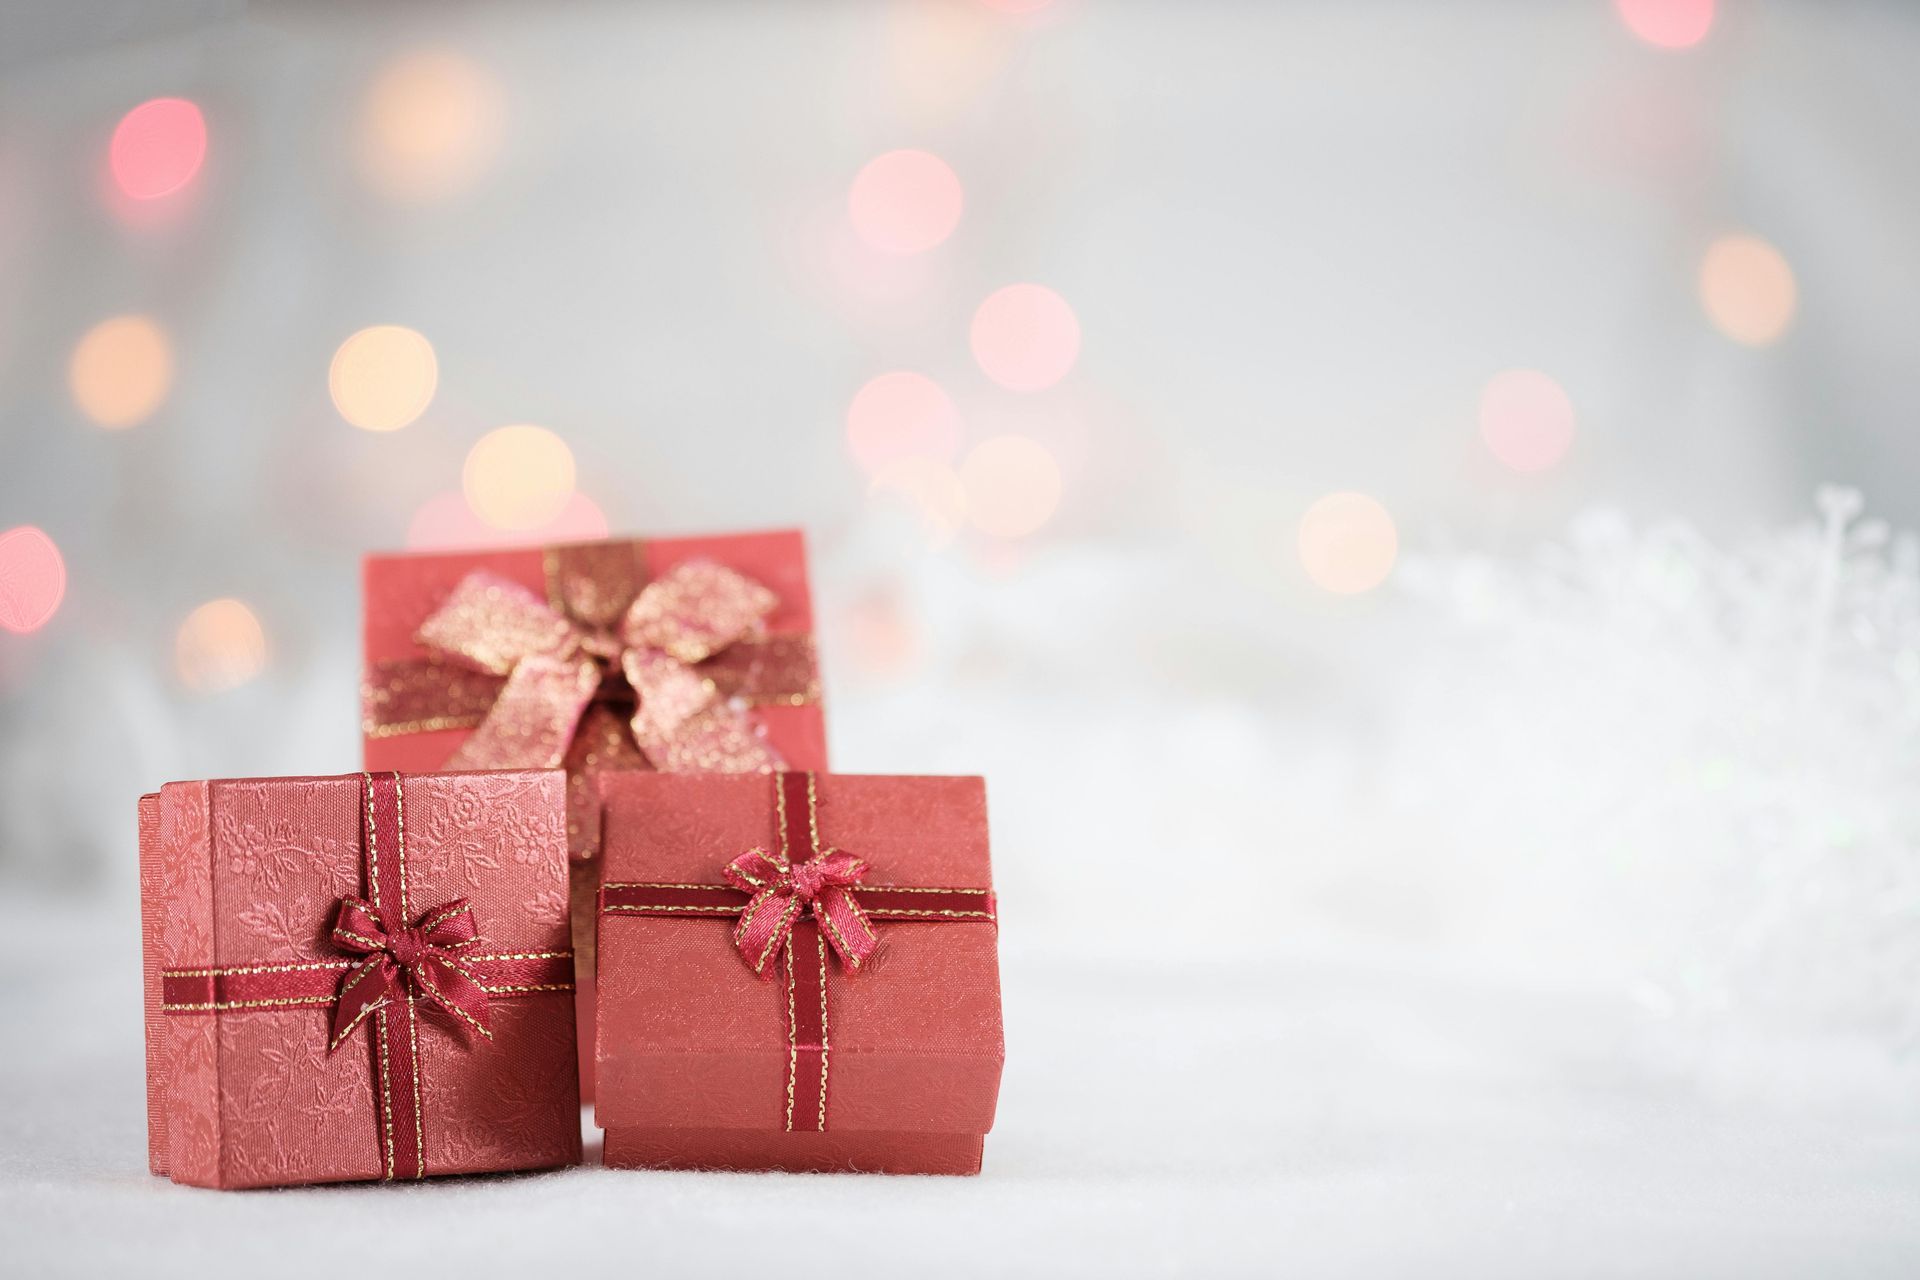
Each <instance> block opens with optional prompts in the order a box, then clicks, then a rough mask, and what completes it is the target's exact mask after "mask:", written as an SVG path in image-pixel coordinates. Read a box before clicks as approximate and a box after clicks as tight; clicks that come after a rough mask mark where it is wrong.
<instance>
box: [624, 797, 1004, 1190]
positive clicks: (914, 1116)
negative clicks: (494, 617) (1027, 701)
mask: <svg viewBox="0 0 1920 1280" xmlns="http://www.w3.org/2000/svg"><path fill="white" fill-rule="evenodd" d="M813 781H814V782H815V784H816V786H817V811H816V813H815V814H814V815H813V817H814V819H815V821H814V823H813V824H811V825H813V826H817V830H818V843H819V846H820V847H822V848H827V847H831V848H833V849H838V850H840V851H843V852H845V853H848V854H851V855H853V856H854V857H856V858H859V859H861V860H863V861H864V862H865V863H867V864H868V868H869V869H868V872H867V875H866V877H865V878H864V879H863V880H862V881H861V882H860V884H859V885H857V886H855V887H853V888H852V889H851V893H852V894H853V895H854V896H855V897H856V898H858V897H859V895H860V893H861V890H862V888H865V889H868V890H869V891H870V893H869V899H870V901H872V902H878V901H880V900H881V896H882V894H883V892H884V891H885V890H886V889H889V888H893V889H895V893H894V899H895V900H896V901H901V900H909V899H907V898H906V896H905V895H904V894H903V893H901V892H900V889H901V888H905V889H914V890H933V889H943V890H955V891H958V892H959V893H963V894H967V895H971V899H970V901H969V903H968V905H969V907H970V909H968V910H966V911H962V912H953V913H943V914H944V915H945V918H934V917H932V916H931V914H929V917H928V918H925V919H898V918H896V919H887V918H884V917H883V916H881V915H879V914H876V916H875V918H874V920H873V929H874V932H875V934H876V935H877V937H878V939H879V944H878V949H877V951H876V952H875V953H874V954H873V956H872V957H871V958H870V959H869V960H868V961H867V962H866V963H865V964H864V965H863V966H862V968H861V969H860V971H859V972H857V973H849V972H847V970H846V969H845V968H844V967H843V966H842V964H841V963H840V962H839V961H838V960H837V959H832V958H829V959H828V960H827V962H826V965H825V972H824V982H823V983H821V986H820V994H823V995H824V1001H825V1010H826V1015H825V1019H824V1026H825V1030H826V1035H825V1037H824V1040H825V1053H824V1054H823V1055H820V1056H821V1057H823V1058H824V1066H825V1070H824V1073H823V1074H824V1081H825V1105H824V1108H823V1109H822V1111H821V1115H822V1116H823V1117H824V1127H823V1128H822V1129H821V1130H820V1131H818V1132H808V1131H805V1130H807V1129H808V1128H810V1127H811V1126H810V1124H809V1122H808V1115H807V1113H808V1112H809V1111H810V1110H811V1100H812V1099H813V1098H815V1097H817V1096H818V1095H817V1094H815V1093H814V1092H813V1091H812V1089H811V1087H810V1086H811V1085H812V1084H813V1081H814V1079H817V1078H818V1077H811V1076H810V1075H809V1073H810V1072H811V1071H812V1070H813V1067H812V1065H811V1062H810V1061H809V1060H808V1059H807V1057H806V1055H805V1053H804V1051H800V1052H796V1047H795V1044H794V1043H793V1042H792V1041H791V1040H790V1033H791V1031H792V1028H793V1025H794V1024H793V1023H792V1022H791V1020H790V1019H791V1014H790V1005H789V999H790V997H792V996H798V997H799V998H800V1000H799V1001H798V1002H797V1006H799V1007H802V1012H804V1008H803V1004H804V999H805V997H807V996H808V995H809V994H813V993H809V992H808V991H806V990H798V991H790V988H789V985H788V981H787V978H788V974H787V972H786V970H785V967H784V966H783V965H770V966H769V969H770V970H777V971H775V972H772V973H771V976H769V977H763V976H761V975H759V974H756V973H755V972H754V971H753V969H752V967H751V965H750V964H749V963H748V961H747V959H746V958H744V957H743V954H742V951H741V948H740V947H739V946H737V945H736V943H735V938H734V928H735V919H733V918H725V917H711V916H701V915H696V914H674V913H673V911H672V910H671V909H670V908H669V909H667V910H664V911H662V912H660V913H658V914H649V913H648V912H647V911H646V910H644V909H642V910H639V911H633V912H622V911H619V910H616V909H615V905H616V904H617V903H618V902H620V901H641V902H644V901H646V900H647V899H648V895H649V887H650V886H655V885H659V886H668V887H671V886H680V887H681V888H682V891H683V892H685V891H687V890H690V889H692V888H693V887H696V886H720V885H723V884H724V883H725V880H724V878H723V869H724V868H725V867H726V866H727V864H728V863H729V862H730V861H732V860H733V859H734V858H735V857H737V856H738V855H741V854H743V853H746V852H747V851H749V850H752V849H756V848H757V849H762V850H767V851H770V852H777V851H778V850H779V849H780V848H781V844H780V840H781V828H782V822H781V814H780V808H781V802H780V800H779V799H778V798H777V797H778V792H779V789H780V788H781V786H782V785H783V782H782V778H781V777H779V776H776V777H774V778H766V777H722V776H691V775H684V774H682V775H666V774H626V775H618V776H610V777H608V778H605V779H603V780H602V782H601V791H602V794H603V798H604V802H605V804H604V809H603V812H602V822H603V828H602V838H603V854H604V857H605V859H606V875H607V885H606V887H605V888H604V889H603V903H604V909H603V912H602V914H601V916H600V940H599V946H600V984H599V1019H598V1024H599V1025H598V1039H597V1043H596V1048H595V1052H596V1059H597V1068H598V1071H599V1086H600V1087H599V1092H598V1095H597V1097H596V1100H595V1120H596V1122H597V1123H598V1124H599V1125H600V1126H601V1127H602V1128H603V1129H605V1130H606V1148H605V1160H606V1163H607V1164H608V1165H610V1166H627V1167H652V1168H694V1169H784V1170H794V1171H836V1170H844V1171H860V1172H877V1173H950V1174H966V1173H977V1172H979V1170H980V1163H981V1155H982V1149H983V1143H984V1136H985V1134H986V1133H987V1131H988V1130H989V1129H991V1128H992V1126H993V1116H994V1108H995V1104H996V1101H997V1098H998V1095H999V1088H1000V1072H1001V1065H1002V1061H1003V1059H1004V1048H1003V1041H1002V1031H1001V1018H1000V979H999V960H998V933H997V924H996V923H995V920H994V918H993V913H994V906H993V899H992V894H991V890H992V877H991V871H990V867H989V863H988V847H987V812H986V791H985V786H984V784H983V783H982V781H981V780H980V779H979V778H913V777H859V776H837V775H828V774H821V775H817V777H816V778H814V779H813ZM796 794H797V795H801V796H804V794H805V792H804V791H800V792H797V793H796ZM797 803H798V802H796V806H789V808H792V807H797ZM796 820H797V815H796ZM808 826H809V824H806V823H805V822H799V825H797V826H792V827H790V830H793V831H795V832H798V833H801V834H800V835H799V837H798V839H796V840H795V842H794V843H796V844H799V845H802V846H804V844H805V843H806V838H807V837H806V834H805V833H807V831H808ZM811 852H812V851H811V850H809V849H807V848H805V847H801V848H798V849H796V850H794V851H792V852H791V855H790V857H791V861H792V862H793V863H795V864H798V863H799V862H801V861H803V860H804V859H806V858H807V857H808V855H809V854H810V853H811ZM629 886H631V887H629ZM663 900H664V899H663ZM923 900H924V901H932V899H930V898H929V899H923ZM746 901H747V895H746V894H745V893H744V892H737V893H736V902H737V904H744V903H746ZM736 918H737V906H736ZM798 918H800V919H803V920H804V919H805V915H804V913H800V915H799V916H798ZM797 937H798V935H796V938H797ZM796 945H797V944H796ZM824 954H828V955H829V956H830V954H831V953H830V952H827V953H824ZM815 972H816V973H817V972H819V970H818V969H816V970H815ZM816 998H818V997H817V996H816ZM802 1039H803V1040H804V1037H803V1038H802ZM796 1079H797V1082H798V1084H799V1085H800V1088H799V1090H798V1094H799V1097H800V1099H801V1102H800V1105H799V1106H797V1107H796V1106H794V1105H793V1103H792V1102H791V1101H790V1099H792V1098H793V1097H794V1096H795V1094H794V1092H791V1091H792V1090H793V1088H794V1085H795V1083H796ZM790 1125H791V1126H792V1129H790V1128H789V1126H790Z"/></svg>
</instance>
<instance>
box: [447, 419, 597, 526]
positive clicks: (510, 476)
mask: <svg viewBox="0 0 1920 1280" xmlns="http://www.w3.org/2000/svg"><path fill="white" fill-rule="evenodd" d="M574 479H575V473H574V465H573V450H571V449H569V448H567V442H566V441H564V440H562V439H561V438H560V437H559V436H557V435H555V434H554V433H553V432H551V431H549V430H547V429H546V428H545V427H532V426H525V425H519V426H511V427H498V428H496V429H494V430H492V431H489V432H487V434H486V435H484V436H482V437H480V439H479V441H478V442H476V443H475V444H474V446H473V448H472V449H471V450H470V451H469V452H468V453H467V462H466V466H465V467H463V468H462V469H461V472H460V488H461V491H462V492H464V493H465V494H466V495H467V505H468V506H470V507H472V508H473V513H474V514H475V515H477V516H479V517H480V518H481V519H482V520H484V521H486V522H487V523H488V524H489V525H492V526H493V527H494V528H496V529H513V530H518V531H522V532H524V531H526V530H528V529H534V528H538V527H539V526H540V525H543V524H546V523H547V522H549V521H551V520H553V519H554V518H555V517H556V516H558V515H559V514H560V513H561V512H562V511H564V510H566V506H567V500H568V499H569V498H571V497H573V486H574Z"/></svg>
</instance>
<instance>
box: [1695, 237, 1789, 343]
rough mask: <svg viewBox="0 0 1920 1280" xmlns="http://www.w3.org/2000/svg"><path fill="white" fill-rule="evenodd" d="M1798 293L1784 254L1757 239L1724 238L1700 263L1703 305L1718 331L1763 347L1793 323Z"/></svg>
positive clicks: (1711, 247) (1739, 340) (1715, 244)
mask: <svg viewBox="0 0 1920 1280" xmlns="http://www.w3.org/2000/svg"><path fill="white" fill-rule="evenodd" d="M1799 297H1800V290H1799V286H1798V285H1797V284H1796V283H1795V282H1794V278H1793V268H1792V267H1790V266H1788V265H1787V260H1786V259H1785V258H1784V257H1782V256H1781V254H1780V251H1779V250H1778V249H1776V248H1774V247H1773V246H1772V245H1770V244H1768V243H1767V242H1766V241H1765V240H1762V239H1761V238H1760V237H1758V236H1751V235H1732V236H1723V237H1721V238H1720V239H1718V240H1716V241H1714V242H1713V244H1712V245H1710V246H1708V248H1707V252H1706V256H1705V257H1703V258H1702V259H1701V260H1700V304H1701V305H1702V306H1703V307H1705V308H1706V311H1707V318H1708V319H1710V320H1712V321H1713V325H1714V328H1716V329H1718V330H1720V332H1722V333H1724V334H1726V335H1727V336H1728V337H1729V338H1732V339H1733V340H1734V341H1735V342H1740V343H1745V344H1746V345H1747V346H1750V347H1764V346H1766V345H1767V344H1769V343H1771V342H1774V341H1777V340H1778V339H1779V337H1780V335H1781V334H1783V333H1785V332H1786V331H1787V326H1788V325H1789V324H1790V323H1792V321H1793V312H1794V308H1795V307H1796V306H1797V305H1798V303H1799Z"/></svg>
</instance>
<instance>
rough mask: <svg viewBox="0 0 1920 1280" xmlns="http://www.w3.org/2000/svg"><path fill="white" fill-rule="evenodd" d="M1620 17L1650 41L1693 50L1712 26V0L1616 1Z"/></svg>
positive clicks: (1637, 33)
mask: <svg viewBox="0 0 1920 1280" xmlns="http://www.w3.org/2000/svg"><path fill="white" fill-rule="evenodd" d="M1613 7H1614V8H1615V9H1616V10H1617V11H1618V12H1619V14H1620V20H1621V21H1622V22H1624V23H1626V24H1627V30H1629V31H1631V32H1633V34H1634V35H1636V36H1638V37H1639V38H1640V39H1642V40H1645V41H1646V42H1647V43H1648V44H1650V45H1654V46H1656V47H1657V48H1661V49H1690V48H1692V47H1693V46H1694V45H1696V44H1699V43H1700V42H1701V41H1702V40H1705V39H1706V38H1707V32H1708V31H1710V30H1712V28H1713V0H1613Z"/></svg>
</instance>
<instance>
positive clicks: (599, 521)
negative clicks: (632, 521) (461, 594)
mask: <svg viewBox="0 0 1920 1280" xmlns="http://www.w3.org/2000/svg"><path fill="white" fill-rule="evenodd" d="M606 536H607V517H606V515H605V514H604V513H603V512H602V511H601V510H600V507H599V504H598V503H596V502H594V500H593V499H592V498H589V497H588V496H587V495H586V494H584V493H578V492H576V493H575V494H574V495H573V496H572V497H570V498H568V499H567V505H566V506H564V507H562V508H561V510H560V514H559V515H557V516H555V517H554V518H553V519H552V520H549V521H548V522H547V523H545V524H543V525H540V526H538V527H537V528H532V529H496V528H494V527H493V526H492V525H490V524H488V523H487V522H486V521H484V520H482V519H481V518H480V517H479V516H477V515H475V514H474V513H473V508H472V507H470V506H468V505H467V497H466V495H465V494H464V493H459V492H447V493H436V494H435V495H433V497H431V498H428V499H427V500H426V501H425V502H423V503H421V504H420V509H419V510H418V511H416V512H414V513H413V520H412V522H411V523H409V524H408V525H407V549H408V550H409V551H464V550H470V549H472V548H475V547H521V546H529V545H535V544H539V543H546V542H591V541H593V540H594V539H596V538H604V537H606Z"/></svg>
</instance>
